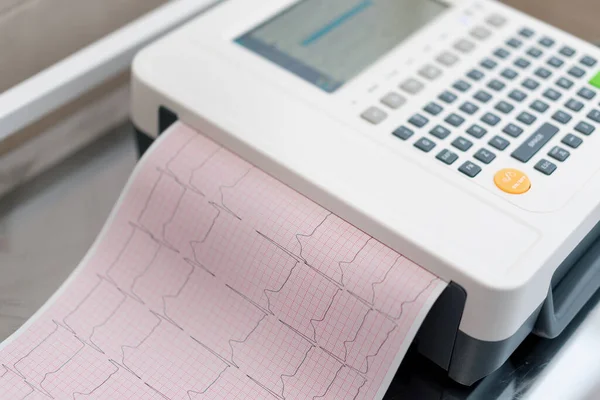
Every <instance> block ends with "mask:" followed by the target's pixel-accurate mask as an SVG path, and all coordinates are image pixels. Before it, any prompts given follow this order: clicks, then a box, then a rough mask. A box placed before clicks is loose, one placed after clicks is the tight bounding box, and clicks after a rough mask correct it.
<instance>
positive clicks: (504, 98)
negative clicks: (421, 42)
mask: <svg viewBox="0 0 600 400" xmlns="http://www.w3.org/2000/svg"><path fill="white" fill-rule="evenodd" d="M487 22H488V27H484V26H481V25H479V26H475V27H474V28H472V29H471V30H470V31H468V32H467V36H466V37H463V38H459V39H458V40H454V41H453V42H452V43H451V48H450V49H449V50H446V51H443V52H441V53H437V54H436V55H434V58H433V59H432V60H433V62H432V63H424V64H423V65H422V66H421V67H420V68H418V69H417V71H416V72H415V75H414V77H408V79H406V80H404V81H403V82H400V83H399V85H398V87H399V88H400V89H401V91H402V92H404V93H405V94H407V95H408V96H406V97H405V96H404V95H401V94H399V93H396V92H395V91H391V92H389V93H388V94H387V95H385V96H384V97H382V98H381V99H380V103H381V104H383V105H384V106H386V107H387V108H388V111H392V112H393V110H395V109H397V108H400V107H403V106H404V105H405V103H406V102H408V97H410V96H411V95H415V96H417V95H419V94H420V93H421V92H422V91H423V90H424V89H425V86H427V85H431V84H433V83H428V82H431V81H434V80H435V81H441V79H438V78H440V77H442V76H443V74H444V73H445V69H446V68H456V67H457V64H458V65H460V64H461V63H462V59H463V58H464V59H465V60H471V59H472V56H471V55H470V53H472V52H474V50H475V49H476V48H477V47H478V46H480V45H482V44H483V42H484V41H487V40H488V39H490V37H492V36H493V35H496V34H497V33H496V28H495V25H494V24H492V23H490V20H488V21H487ZM501 25H504V24H501ZM461 54H462V55H461ZM577 55H578V51H577V50H575V49H574V48H572V47H570V46H568V45H566V44H565V43H560V42H559V41H557V40H556V39H555V38H552V37H549V36H541V35H539V36H538V35H537V34H536V32H535V31H534V30H532V29H530V28H528V27H522V28H521V29H520V30H518V31H517V32H513V34H512V35H507V36H505V37H504V39H503V41H502V45H501V46H497V47H494V48H493V49H492V50H491V52H490V53H489V54H488V56H486V57H483V58H482V59H481V60H480V61H479V63H478V65H477V67H476V68H470V69H467V70H466V71H464V73H463V75H462V77H459V78H458V79H456V80H453V81H451V82H449V84H448V87H447V88H446V90H442V91H441V92H440V93H439V94H438V97H437V99H436V101H433V102H431V101H430V102H426V103H425V104H424V105H423V106H422V112H420V113H419V112H417V113H415V114H413V115H412V116H411V117H410V118H408V119H406V120H405V121H404V125H401V126H399V127H398V128H397V129H396V130H394V131H393V132H392V133H393V135H394V136H395V137H396V138H398V139H400V140H402V141H409V142H411V143H412V144H413V145H414V147H415V148H416V149H418V150H420V151H422V152H425V153H429V152H431V151H432V150H433V149H434V148H436V147H437V143H443V142H446V146H447V148H442V149H439V150H438V151H436V153H435V158H436V159H437V160H439V161H440V162H441V163H442V164H445V165H449V166H450V165H452V166H453V167H452V168H456V169H457V170H458V171H460V172H461V173H463V174H464V175H466V176H468V177H470V178H475V177H476V176H477V175H479V173H480V172H481V171H482V168H483V167H484V166H485V167H486V166H487V165H489V164H495V163H499V162H500V161H498V160H501V159H504V157H506V156H504V157H502V156H501V154H502V153H501V152H504V151H505V150H506V149H507V148H509V147H510V149H511V151H510V152H508V153H507V156H510V157H512V158H513V159H514V160H517V161H519V162H521V163H524V164H529V165H530V168H532V169H534V170H536V171H537V172H539V173H540V174H542V175H552V174H553V173H555V171H556V170H557V169H558V167H557V165H556V164H555V163H553V162H551V161H549V160H553V161H555V162H559V163H566V162H569V160H568V159H569V158H571V153H570V152H569V151H568V150H566V149H571V150H574V149H577V148H578V147H580V146H581V145H582V143H583V139H582V137H584V136H589V135H592V134H593V133H594V132H595V131H596V130H597V126H596V124H600V110H598V109H592V108H588V109H586V105H587V104H588V102H590V101H593V100H594V99H595V98H596V97H598V93H597V91H596V90H594V89H595V88H593V87H592V85H589V87H588V85H584V84H583V82H581V81H579V80H580V79H581V78H584V77H585V76H587V75H588V74H591V73H594V72H597V71H593V70H592V67H594V66H596V65H598V60H597V59H595V58H593V57H591V56H589V55H586V54H581V56H578V57H577V58H575V57H576V56H577ZM578 81H579V82H578ZM576 82H578V85H579V87H576V85H575V83H576ZM584 109H585V114H584V113H583V111H584ZM577 113H580V114H577ZM361 116H362V117H363V119H365V120H367V121H369V122H371V123H372V124H379V123H381V122H382V121H384V120H385V119H386V118H388V117H389V116H388V114H387V112H386V111H384V110H383V109H381V108H379V107H370V108H368V109H367V110H366V111H365V112H364V113H363V114H362V115H361ZM574 117H576V118H574ZM428 125H431V126H428ZM490 131H492V132H493V133H494V135H490V137H488V138H487V139H483V138H484V137H486V136H487V135H488V133H490ZM419 133H420V134H419ZM416 134H419V135H418V137H417V136H416ZM580 136H581V137H580ZM484 140H485V142H484ZM446 146H445V147H446ZM484 146H485V147H484ZM499 152H500V153H499ZM540 155H545V156H546V157H548V158H547V159H545V158H540ZM469 158H472V159H471V160H470V159H469ZM457 161H461V162H460V164H459V166H454V165H455V164H456V162H457Z"/></svg>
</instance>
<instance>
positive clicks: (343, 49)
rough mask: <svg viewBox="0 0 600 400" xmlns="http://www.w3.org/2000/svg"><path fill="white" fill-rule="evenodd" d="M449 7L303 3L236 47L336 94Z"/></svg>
mask: <svg viewBox="0 0 600 400" xmlns="http://www.w3.org/2000/svg"><path fill="white" fill-rule="evenodd" d="M446 8H447V6H446V5H443V4H442V3H440V2H438V1H436V0H302V1H300V2H298V3H295V4H294V5H293V6H292V7H290V8H288V9H286V10H284V11H283V12H281V13H279V14H277V15H276V16H274V17H273V18H270V19H269V20H268V21H266V22H264V23H262V24H261V25H259V26H258V27H256V28H254V29H253V30H251V31H249V32H247V33H245V34H243V35H242V36H240V37H238V38H237V39H236V42H237V43H239V44H240V45H242V46H244V47H246V48H247V49H249V50H251V51H253V52H255V53H257V54H260V55H261V56H263V57H265V58H267V59H269V60H270V61H272V62H274V63H276V64H278V65H279V66H281V67H283V68H285V69H287V70H289V71H291V72H292V73H294V74H296V75H298V76H299V77H301V78H302V79H304V80H306V81H308V82H310V83H312V84H314V85H316V86H318V87H320V88H321V89H323V90H325V91H326V92H334V91H335V90H336V89H338V88H339V87H341V86H342V85H343V84H344V83H345V82H347V81H349V80H350V79H352V78H353V77H354V76H356V75H358V74H359V73H360V72H361V71H363V70H364V69H365V68H366V67H368V66H369V65H370V64H372V63H373V62H374V61H376V60H377V59H378V58H379V57H381V56H382V55H384V54H386V53H387V52H389V51H390V50H391V49H393V48H394V47H395V46H396V45H398V44H399V43H400V42H402V41H403V40H404V39H406V38H407V37H408V36H410V35H411V34H412V33H413V32H415V31H417V30H418V29H419V28H421V27H422V26H423V25H424V24H426V23H427V22H429V21H431V20H432V19H434V18H435V17H436V16H437V15H439V14H440V13H442V12H443V11H444V10H445V9H446Z"/></svg>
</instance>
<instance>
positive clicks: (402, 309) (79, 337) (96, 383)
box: [0, 124, 444, 400]
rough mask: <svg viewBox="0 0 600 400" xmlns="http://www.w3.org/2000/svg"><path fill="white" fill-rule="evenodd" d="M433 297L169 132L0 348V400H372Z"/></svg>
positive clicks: (321, 221) (395, 268)
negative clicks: (95, 234) (64, 279)
mask: <svg viewBox="0 0 600 400" xmlns="http://www.w3.org/2000/svg"><path fill="white" fill-rule="evenodd" d="M443 286H444V283H443V282H442V281H441V280H439V278H437V277H435V276H434V275H432V274H430V273H429V272H427V271H425V270H424V269H422V268H421V267H419V266H417V265H416V264H414V263H412V262H411V261H409V260H407V259H406V258H404V257H403V256H401V255H400V254H398V253H396V252H394V251H393V250H391V249H389V248H388V247H386V246H384V245H383V244H381V243H380V242H378V241H376V240H375V239H373V238H371V237H369V236H368V235H366V234H365V233H363V232H361V231H360V230H358V229H356V228H355V227H353V226H352V225H350V224H348V223H347V222H345V221H344V220H342V219H341V218H339V217H337V216H336V215H334V214H332V213H331V212H329V211H327V210H325V209H323V208H322V207H320V206H318V205H317V204H315V203H314V202H312V201H310V200H309V199H307V198H305V197H303V196H301V195H300V194H298V193H297V192H295V191H293V190H292V189H290V188H289V187H287V186H285V185H283V184H282V183H280V182H279V181H277V180H275V179H274V178H272V177H270V176H268V175H266V174H265V173H263V172H262V171H260V170H258V169H257V168H255V167H253V166H252V165H250V164H248V163H247V162H245V161H243V160H241V159H240V158H238V157H237V156H235V155H234V154H232V153H230V152H229V151H227V150H225V149H223V148H221V147H219V146H218V145H216V144H215V143H214V142H212V141H210V140H209V139H207V138H205V137H204V136H202V135H200V134H199V133H197V132H195V131H193V130H191V129H189V128H187V127H186V126H184V125H182V124H177V125H176V126H175V127H174V128H172V129H171V130H170V131H169V132H168V133H166V134H165V137H164V138H162V139H161V141H160V144H159V145H157V146H154V148H153V149H152V150H151V152H150V154H149V156H148V157H146V158H145V160H144V161H143V162H142V163H141V165H140V166H138V167H137V168H136V172H135V173H134V176H133V177H132V179H131V182H130V185H129V187H128V189H127V190H126V191H125V192H124V195H123V197H122V199H121V201H120V204H119V205H118V207H117V208H116V209H115V211H114V215H113V217H112V218H111V220H110V221H109V222H108V224H107V227H106V229H105V232H104V233H103V234H102V235H101V237H100V238H99V240H98V241H97V243H96V244H95V246H94V248H93V249H92V250H90V254H89V255H88V257H86V259H85V261H84V262H83V263H82V265H80V266H79V267H78V269H77V272H76V273H75V274H74V276H73V277H72V279H71V280H70V281H69V282H68V283H66V284H65V285H64V286H63V288H61V291H60V293H59V294H58V295H57V296H55V297H54V299H53V300H52V301H51V302H49V303H48V304H47V306H46V307H45V309H44V310H43V311H42V312H40V313H39V314H38V315H37V317H36V318H35V319H33V320H32V321H31V323H30V324H29V325H28V327H27V328H24V329H22V330H21V331H20V332H19V333H18V334H17V335H15V336H14V337H13V338H12V339H11V340H10V341H9V342H7V344H5V345H4V346H3V348H2V349H1V350H0V399H28V400H31V399H73V400H79V399H105V398H119V399H167V400H175V399H187V400H195V399H206V400H216V399H281V400H293V399H326V400H328V399H341V398H343V399H373V398H375V397H376V395H377V393H379V392H380V387H381V386H382V385H385V380H386V379H388V378H389V374H390V372H392V373H393V366H394V363H395V362H396V361H397V357H398V355H399V354H400V355H402V354H401V352H402V351H405V349H406V343H407V342H410V340H412V337H411V336H410V335H409V332H411V328H413V327H414V325H415V324H420V322H421V319H422V318H423V315H424V312H426V311H427V309H428V308H429V307H430V306H431V304H432V302H433V300H434V299H435V298H436V297H437V295H438V294H439V293H440V291H441V289H442V288H443ZM396 367H397V365H396ZM388 383H389V382H388Z"/></svg>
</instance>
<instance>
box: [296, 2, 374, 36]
mask: <svg viewBox="0 0 600 400" xmlns="http://www.w3.org/2000/svg"><path fill="white" fill-rule="evenodd" d="M372 5H373V0H363V1H361V2H360V3H358V4H357V5H356V6H354V7H352V8H351V9H349V10H348V11H346V12H345V13H343V14H342V15H340V16H339V17H337V18H335V19H333V20H331V21H330V22H329V23H328V24H327V25H325V26H323V27H322V28H321V29H319V30H317V31H316V32H313V33H312V34H311V35H310V36H308V37H307V38H306V39H304V40H303V41H302V43H301V44H302V46H304V47H306V46H310V45H311V44H313V43H314V42H316V41H317V40H319V39H321V38H322V37H323V36H325V35H327V34H328V33H329V32H331V31H332V30H334V29H335V28H337V27H338V26H340V25H342V24H343V23H344V22H346V21H348V20H349V19H350V18H352V17H354V16H355V15H357V14H359V13H361V12H363V11H364V10H366V9H367V8H369V7H370V6H372Z"/></svg>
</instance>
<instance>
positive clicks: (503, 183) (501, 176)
mask: <svg viewBox="0 0 600 400" xmlns="http://www.w3.org/2000/svg"><path fill="white" fill-rule="evenodd" d="M494 183H495V184H496V186H498V188H500V190H502V191H504V192H506V193H510V194H523V193H525V192H527V191H528V190H529V188H531V181H530V180H529V178H528V177H527V175H525V174H524V173H523V172H521V171H519V170H518V169H514V168H505V169H501V170H500V171H498V172H496V175H494Z"/></svg>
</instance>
